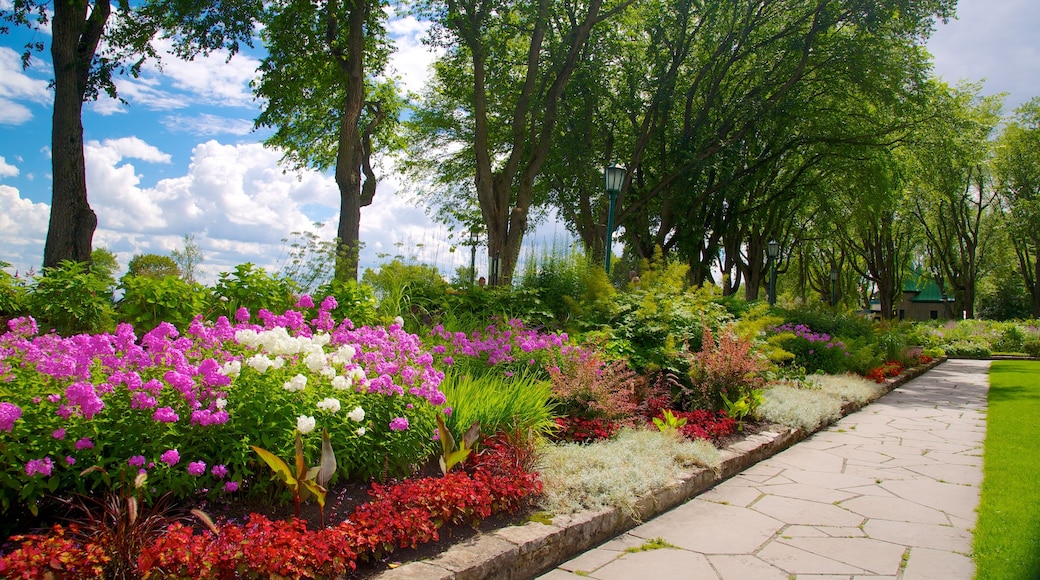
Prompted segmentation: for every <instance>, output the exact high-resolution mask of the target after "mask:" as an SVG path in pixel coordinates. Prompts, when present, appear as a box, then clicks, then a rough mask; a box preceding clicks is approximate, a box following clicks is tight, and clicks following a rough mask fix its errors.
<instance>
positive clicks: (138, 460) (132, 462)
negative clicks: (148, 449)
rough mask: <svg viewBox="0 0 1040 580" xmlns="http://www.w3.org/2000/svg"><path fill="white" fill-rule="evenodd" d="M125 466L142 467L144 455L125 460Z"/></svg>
mask: <svg viewBox="0 0 1040 580" xmlns="http://www.w3.org/2000/svg"><path fill="white" fill-rule="evenodd" d="M126 464H127V465H129V466H130V467H141V466H142V465H144V455H134V456H133V457H131V458H130V459H127V460H126Z"/></svg>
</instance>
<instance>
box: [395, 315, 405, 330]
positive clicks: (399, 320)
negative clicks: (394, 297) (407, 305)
mask: <svg viewBox="0 0 1040 580" xmlns="http://www.w3.org/2000/svg"><path fill="white" fill-rule="evenodd" d="M394 324H396V325H397V326H400V327H401V328H404V319H403V318H401V317H400V316H398V317H396V318H394Z"/></svg>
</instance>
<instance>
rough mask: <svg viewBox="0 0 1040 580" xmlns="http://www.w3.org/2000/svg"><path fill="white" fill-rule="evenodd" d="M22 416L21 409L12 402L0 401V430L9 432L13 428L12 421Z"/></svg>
mask: <svg viewBox="0 0 1040 580" xmlns="http://www.w3.org/2000/svg"><path fill="white" fill-rule="evenodd" d="M21 418H22V410H21V409H20V408H19V407H18V405H15V404H13V403H8V402H6V401H5V402H3V403H0V431H7V432H8V433H10V432H11V431H12V430H13V429H14V422H15V421H17V420H18V419H21Z"/></svg>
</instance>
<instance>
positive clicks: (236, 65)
mask: <svg viewBox="0 0 1040 580" xmlns="http://www.w3.org/2000/svg"><path fill="white" fill-rule="evenodd" d="M156 46H157V47H158V48H159V49H160V50H169V48H170V47H171V46H172V44H171V43H170V41H168V40H163V41H160V42H157V43H156ZM259 66H260V61H259V60H257V59H256V58H254V57H252V56H249V55H247V54H243V53H239V54H237V55H235V57H234V58H232V59H231V60H230V61H229V60H228V52H227V51H226V50H218V51H214V52H212V53H210V54H209V55H208V56H198V57H196V58H195V59H194V60H191V61H185V60H181V59H178V58H174V57H172V56H170V57H167V58H166V59H165V60H164V61H163V67H162V68H163V71H162V72H163V76H165V77H167V78H169V79H171V80H172V81H173V86H174V87H175V88H177V89H179V90H182V91H186V92H188V93H191V95H192V96H193V99H192V100H193V101H194V102H198V103H206V104H212V105H219V106H224V107H252V106H253V93H252V92H251V91H250V88H249V83H250V81H252V80H253V79H254V78H256V76H257V72H256V69H257V67H259Z"/></svg>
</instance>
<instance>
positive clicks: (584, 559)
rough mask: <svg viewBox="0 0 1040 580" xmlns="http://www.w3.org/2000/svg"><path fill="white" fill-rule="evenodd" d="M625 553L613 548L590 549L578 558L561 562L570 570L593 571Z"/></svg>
mask: <svg viewBox="0 0 1040 580" xmlns="http://www.w3.org/2000/svg"><path fill="white" fill-rule="evenodd" d="M623 553H624V552H615V551H612V550H589V551H588V552H585V553H584V554H582V555H580V556H578V557H577V558H574V559H572V560H568V561H567V562H564V563H563V564H560V568H561V569H563V570H567V571H569V572H592V571H594V570H597V569H599V568H602V567H603V566H606V565H607V564H609V563H611V562H613V561H614V560H616V559H617V558H618V557H620V556H621V554H623Z"/></svg>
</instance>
